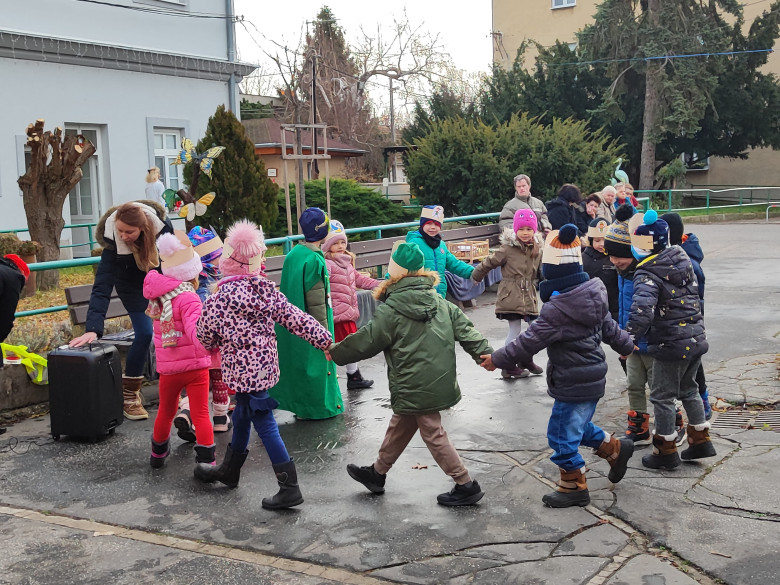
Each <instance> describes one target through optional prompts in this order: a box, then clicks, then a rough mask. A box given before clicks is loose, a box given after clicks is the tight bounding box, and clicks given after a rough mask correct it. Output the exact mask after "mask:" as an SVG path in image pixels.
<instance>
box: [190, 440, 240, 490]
mask: <svg viewBox="0 0 780 585" xmlns="http://www.w3.org/2000/svg"><path fill="white" fill-rule="evenodd" d="M247 455H249V451H244V452H243V453H235V452H234V451H233V448H232V446H231V445H228V446H227V450H226V451H225V458H224V459H223V460H222V465H220V466H219V467H217V466H216V465H212V464H210V463H198V465H197V466H196V467H195V478H196V479H198V480H200V481H202V482H204V483H212V482H215V481H218V482H220V483H224V484H225V485H226V486H228V487H232V488H234V487H236V486H237V485H238V480H239V478H240V477H241V468H242V467H243V466H244V462H245V461H246V458H247Z"/></svg>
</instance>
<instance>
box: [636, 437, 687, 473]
mask: <svg viewBox="0 0 780 585" xmlns="http://www.w3.org/2000/svg"><path fill="white" fill-rule="evenodd" d="M676 441H677V433H676V432H674V433H672V434H671V435H668V436H664V435H653V452H652V453H651V454H650V455H645V456H644V457H642V465H644V466H645V467H649V468H650V469H674V468H675V467H679V466H680V465H682V461H680V455H679V454H678V453H677V443H676Z"/></svg>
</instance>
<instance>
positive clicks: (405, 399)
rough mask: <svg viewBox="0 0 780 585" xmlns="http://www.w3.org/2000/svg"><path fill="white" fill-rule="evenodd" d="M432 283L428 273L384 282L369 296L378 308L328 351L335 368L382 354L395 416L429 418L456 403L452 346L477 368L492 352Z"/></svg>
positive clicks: (432, 276)
mask: <svg viewBox="0 0 780 585" xmlns="http://www.w3.org/2000/svg"><path fill="white" fill-rule="evenodd" d="M437 281H438V277H437V276H436V275H435V273H431V272H424V273H421V274H420V275H415V276H405V277H402V278H400V279H390V280H386V281H385V282H383V283H382V284H381V285H380V286H379V287H378V288H377V289H376V290H375V291H374V296H376V298H378V299H379V300H381V301H384V304H382V305H379V307H377V310H376V312H375V313H374V317H373V319H371V321H370V322H369V323H368V324H366V325H365V326H364V327H361V328H360V329H359V330H358V332H357V333H354V334H352V335H350V336H349V337H347V338H346V339H344V341H342V342H341V343H337V344H336V345H334V346H333V347H332V348H331V349H330V354H331V356H332V358H333V360H334V361H335V362H336V363H337V364H340V365H344V364H349V363H353V362H359V361H361V360H364V359H366V358H369V357H371V356H374V355H376V354H377V353H379V352H380V351H384V352H385V360H386V361H387V377H388V379H389V381H390V405H391V407H392V409H393V412H394V413H396V414H430V413H433V412H438V411H440V410H444V409H446V408H449V407H451V406H454V405H455V404H457V403H458V402H459V401H460V388H459V387H458V380H457V376H456V371H455V342H456V341H457V342H458V343H460V345H461V347H463V349H464V350H466V352H468V353H469V354H470V355H471V357H473V358H474V360H475V361H477V362H478V363H479V362H481V361H482V360H480V358H479V356H480V355H485V354H489V353H492V351H493V350H492V348H491V347H490V344H489V343H488V341H487V340H486V339H485V338H484V337H483V336H482V334H481V333H480V332H479V331H477V330H476V329H475V328H474V325H472V323H471V321H470V320H469V318H468V317H466V315H465V314H463V311H461V310H460V309H458V307H456V306H455V305H453V304H452V303H450V302H448V301H445V300H444V299H443V298H441V297H440V296H439V295H438V294H437V293H436V289H435V288H434V287H435V286H436V284H437Z"/></svg>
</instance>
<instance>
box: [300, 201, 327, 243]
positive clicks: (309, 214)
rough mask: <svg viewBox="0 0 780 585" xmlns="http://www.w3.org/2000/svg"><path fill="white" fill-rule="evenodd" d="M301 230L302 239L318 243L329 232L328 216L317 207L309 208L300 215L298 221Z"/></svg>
mask: <svg viewBox="0 0 780 585" xmlns="http://www.w3.org/2000/svg"><path fill="white" fill-rule="evenodd" d="M298 223H300V224H301V230H303V239H304V240H306V241H307V242H319V241H321V240H324V239H325V236H327V235H328V231H330V221H329V220H328V214H327V213H325V212H324V211H322V209H320V208H319V207H309V208H308V209H305V210H304V211H303V213H301V218H300V219H299V220H298Z"/></svg>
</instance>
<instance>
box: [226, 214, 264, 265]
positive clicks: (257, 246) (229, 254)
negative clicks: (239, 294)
mask: <svg viewBox="0 0 780 585" xmlns="http://www.w3.org/2000/svg"><path fill="white" fill-rule="evenodd" d="M266 249H267V248H266V245H265V238H264V237H263V228H261V227H260V226H258V225H257V224H256V223H254V222H251V221H249V220H248V219H242V220H240V221H237V222H236V223H234V224H233V225H232V226H230V227H229V228H228V231H227V235H226V236H225V241H224V243H223V246H222V258H221V259H220V261H219V270H220V272H222V275H223V276H240V275H242V274H260V271H261V270H262V261H263V252H265V251H266Z"/></svg>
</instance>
